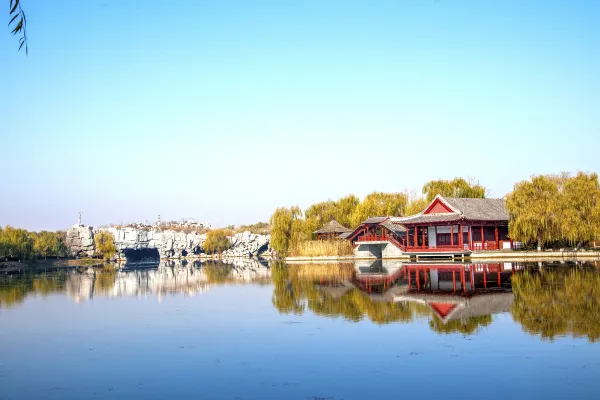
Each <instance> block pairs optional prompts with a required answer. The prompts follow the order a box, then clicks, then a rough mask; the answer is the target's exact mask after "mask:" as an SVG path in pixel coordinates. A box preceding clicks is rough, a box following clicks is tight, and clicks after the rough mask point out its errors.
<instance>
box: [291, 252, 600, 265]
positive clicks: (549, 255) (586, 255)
mask: <svg viewBox="0 0 600 400" xmlns="http://www.w3.org/2000/svg"><path fill="white" fill-rule="evenodd" d="M411 258H412V259H414V258H415V257H411V256H410V255H408V254H403V255H398V256H394V257H363V256H320V257H287V258H286V259H285V261H286V262H309V263H320V262H332V261H355V260H378V259H381V260H410V259H411ZM449 258H452V257H439V258H428V259H429V260H444V259H445V260H447V259H449ZM455 259H456V260H461V259H464V260H490V259H491V260H511V261H545V260H590V261H600V250H579V251H567V250H546V251H544V250H542V251H537V250H499V251H485V252H474V253H471V254H469V255H465V256H464V257H455Z"/></svg>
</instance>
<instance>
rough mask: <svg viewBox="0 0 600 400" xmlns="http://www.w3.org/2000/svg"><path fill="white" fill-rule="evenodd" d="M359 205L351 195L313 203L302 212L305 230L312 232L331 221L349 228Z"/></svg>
mask: <svg viewBox="0 0 600 400" xmlns="http://www.w3.org/2000/svg"><path fill="white" fill-rule="evenodd" d="M359 203H360V200H359V198H358V197H356V196H355V195H353V194H351V195H348V196H345V197H342V198H341V199H339V200H337V201H333V200H328V201H323V202H320V203H315V204H313V205H311V206H310V207H308V208H307V209H306V211H305V212H304V217H305V222H306V229H307V230H308V231H310V232H314V231H316V230H317V229H320V228H322V227H323V225H325V224H326V223H328V222H329V221H331V220H332V219H335V220H336V221H337V222H339V223H340V224H342V225H344V226H345V227H348V228H351V227H352V226H353V223H352V214H353V213H354V211H355V210H356V207H357V206H358V204H359Z"/></svg>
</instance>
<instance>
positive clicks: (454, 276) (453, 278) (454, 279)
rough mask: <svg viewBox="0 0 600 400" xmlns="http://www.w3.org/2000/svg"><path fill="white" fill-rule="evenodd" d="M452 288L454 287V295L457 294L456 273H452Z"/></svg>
mask: <svg viewBox="0 0 600 400" xmlns="http://www.w3.org/2000/svg"><path fill="white" fill-rule="evenodd" d="M452 286H454V293H456V271H452Z"/></svg>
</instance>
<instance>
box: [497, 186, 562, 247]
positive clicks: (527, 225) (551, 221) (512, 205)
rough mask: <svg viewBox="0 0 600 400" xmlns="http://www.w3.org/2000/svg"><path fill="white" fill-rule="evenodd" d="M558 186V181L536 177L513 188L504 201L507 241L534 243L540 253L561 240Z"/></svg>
mask: <svg viewBox="0 0 600 400" xmlns="http://www.w3.org/2000/svg"><path fill="white" fill-rule="evenodd" d="M559 183H560V178H558V177H554V176H545V175H540V176H534V177H532V178H531V180H530V181H522V182H519V183H517V184H516V185H515V188H514V190H513V192H512V193H510V194H509V195H508V196H507V197H506V209H507V211H508V213H509V215H510V221H509V224H508V235H509V236H510V238H511V239H513V240H518V241H521V242H525V243H532V242H536V243H537V246H538V250H540V249H541V248H542V246H544V244H546V243H548V242H552V241H556V240H557V239H559V238H560V237H561V232H560V227H561V225H560V217H559V216H560V211H561V210H560V208H561V207H560V198H559V197H560V196H559V194H560V192H559Z"/></svg>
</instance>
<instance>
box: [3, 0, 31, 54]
mask: <svg viewBox="0 0 600 400" xmlns="http://www.w3.org/2000/svg"><path fill="white" fill-rule="evenodd" d="M8 8H9V13H8V18H9V22H8V26H9V27H10V29H11V32H10V33H12V34H13V35H15V36H16V35H21V37H20V38H19V50H21V49H22V48H23V47H25V54H27V53H28V52H29V50H28V49H27V18H26V17H25V12H23V9H22V8H21V2H20V1H19V0H10V1H9V3H8Z"/></svg>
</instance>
